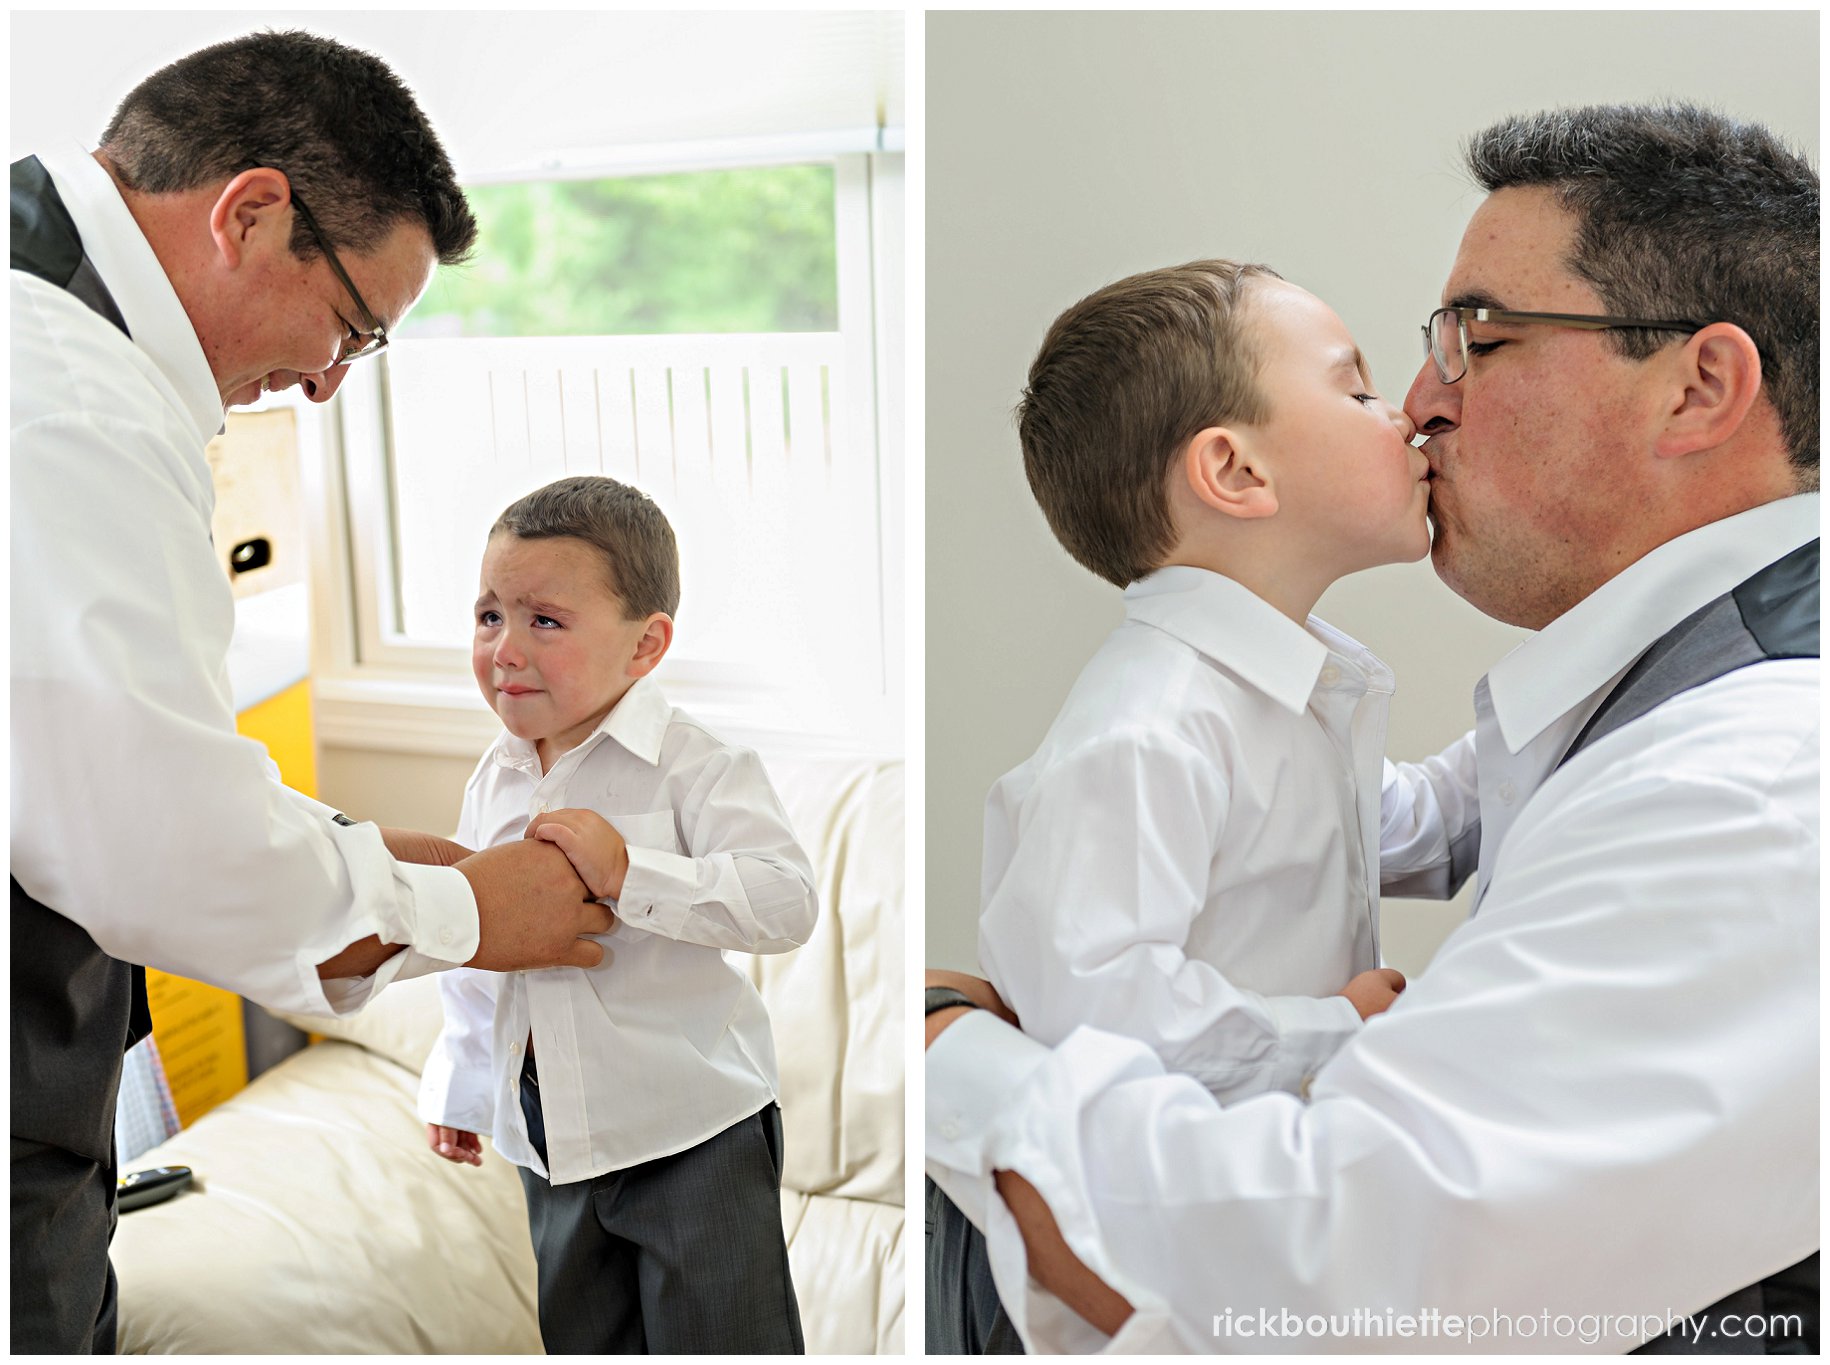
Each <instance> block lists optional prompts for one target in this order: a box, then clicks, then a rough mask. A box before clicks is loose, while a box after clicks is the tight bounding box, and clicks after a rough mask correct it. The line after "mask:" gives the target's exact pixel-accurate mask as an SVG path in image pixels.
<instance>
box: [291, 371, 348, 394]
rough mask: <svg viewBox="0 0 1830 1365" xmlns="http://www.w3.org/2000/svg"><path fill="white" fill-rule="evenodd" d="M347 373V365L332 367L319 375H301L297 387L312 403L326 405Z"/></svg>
mask: <svg viewBox="0 0 1830 1365" xmlns="http://www.w3.org/2000/svg"><path fill="white" fill-rule="evenodd" d="M348 373H349V366H348V365H332V366H331V367H330V368H329V369H328V370H325V371H323V372H322V373H320V374H302V375H300V376H299V387H300V388H301V389H303V390H305V396H306V397H307V398H309V399H310V400H311V401H312V402H314V403H328V402H329V401H330V399H331V395H332V394H334V393H336V391H337V389H338V388H339V387H340V386H341V385H342V383H343V376H344V375H346V374H348Z"/></svg>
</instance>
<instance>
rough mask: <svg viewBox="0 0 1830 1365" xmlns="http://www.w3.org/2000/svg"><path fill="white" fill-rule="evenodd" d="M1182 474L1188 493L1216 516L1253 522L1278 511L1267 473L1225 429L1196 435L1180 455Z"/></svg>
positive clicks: (1275, 492) (1235, 435) (1212, 429)
mask: <svg viewBox="0 0 1830 1365" xmlns="http://www.w3.org/2000/svg"><path fill="white" fill-rule="evenodd" d="M1182 474H1183V477H1184V478H1185V479H1187V481H1188V487H1189V489H1190V491H1192V492H1193V493H1194V495H1195V496H1196V497H1197V498H1199V499H1200V500H1201V501H1202V502H1204V503H1206V504H1207V505H1208V506H1209V507H1211V508H1213V509H1214V510H1215V511H1216V512H1222V513H1224V514H1226V515H1227V516H1229V517H1237V518H1239V519H1240V520H1241V521H1254V520H1256V519H1258V518H1260V517H1268V516H1271V515H1272V514H1273V513H1275V512H1276V511H1277V490H1276V488H1275V487H1274V486H1273V484H1272V481H1271V472H1270V470H1268V469H1266V468H1265V467H1264V464H1263V462H1262V461H1260V460H1258V459H1257V458H1255V457H1254V456H1253V455H1252V454H1251V453H1250V452H1249V451H1248V450H1247V449H1246V447H1245V445H1244V443H1243V441H1242V440H1241V438H1240V436H1239V434H1238V433H1237V432H1235V431H1232V430H1230V429H1229V428H1227V427H1207V428H1205V429H1204V430H1202V431H1198V432H1196V433H1195V435H1194V437H1193V438H1192V439H1191V440H1190V441H1189V443H1188V448H1187V449H1186V450H1185V451H1183V453H1182Z"/></svg>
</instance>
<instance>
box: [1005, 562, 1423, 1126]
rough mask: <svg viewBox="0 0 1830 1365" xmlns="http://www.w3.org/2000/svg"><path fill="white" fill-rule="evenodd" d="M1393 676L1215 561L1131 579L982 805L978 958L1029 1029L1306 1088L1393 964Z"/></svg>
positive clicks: (1220, 1084)
mask: <svg viewBox="0 0 1830 1365" xmlns="http://www.w3.org/2000/svg"><path fill="white" fill-rule="evenodd" d="M1391 693H1392V675H1391V670H1390V669H1388V668H1387V667H1386V666H1385V665H1384V664H1383V663H1381V662H1380V661H1379V660H1378V659H1377V658H1375V657H1374V656H1373V655H1372V654H1371V653H1370V652H1369V651H1368V650H1366V649H1364V648H1363V647H1362V646H1360V645H1359V644H1357V643H1356V642H1355V641H1353V640H1351V639H1349V638H1348V637H1347V636H1345V635H1343V634H1341V633H1340V632H1339V631H1336V630H1334V629H1332V628H1331V627H1329V626H1328V625H1326V624H1325V623H1323V622H1322V621H1319V620H1317V619H1315V618H1313V617H1311V618H1310V620H1309V622H1308V628H1307V629H1304V628H1303V627H1302V626H1299V625H1297V624H1296V623H1295V622H1294V621H1292V620H1290V619H1289V618H1288V617H1286V616H1284V615H1283V614H1282V613H1281V612H1279V611H1278V610H1277V609H1276V608H1274V607H1272V606H1270V605H1269V604H1268V603H1266V602H1265V601H1263V600H1262V599H1261V598H1259V597H1257V596H1256V595H1255V594H1253V593H1252V592H1251V591H1250V590H1249V589H1247V588H1244V587H1242V586H1241V585H1239V584H1238V583H1236V582H1234V581H1233V580H1231V579H1229V578H1225V577H1223V576H1221V575H1220V574H1217V573H1211V572H1209V571H1208V570H1206V569H1198V568H1192V567H1187V566H1181V565H1176V566H1171V567H1169V568H1164V569H1160V570H1158V571H1157V572H1156V573H1153V574H1151V575H1150V576H1149V577H1147V578H1145V579H1143V580H1141V581H1140V582H1138V583H1135V584H1133V585H1132V586H1131V587H1130V588H1129V589H1127V590H1126V592H1125V620H1124V622H1123V623H1122V624H1121V625H1119V627H1118V628H1117V629H1116V630H1114V631H1113V632H1112V634H1111V635H1110V636H1109V637H1107V639H1106V640H1105V642H1104V643H1103V644H1102V645H1101V646H1100V648H1099V650H1098V652H1097V653H1095V654H1094V656H1093V658H1092V659H1091V660H1090V661H1089V662H1088V664H1087V666H1086V667H1085V669H1083V670H1082V672H1081V674H1080V677H1079V678H1078V680H1077V681H1076V682H1075V684H1074V687H1073V689H1072V690H1071V691H1070V692H1069V693H1068V697H1067V700H1066V701H1065V702H1064V703H1063V705H1062V708H1061V712H1060V714H1059V715H1058V716H1057V717H1056V718H1055V722H1054V724H1053V725H1052V726H1050V728H1049V731H1048V734H1047V735H1046V736H1045V737H1044V738H1043V740H1042V744H1041V746H1040V747H1039V748H1038V749H1037V750H1036V753H1035V754H1034V755H1033V756H1032V757H1031V758H1030V759H1028V760H1027V761H1026V762H1024V763H1023V764H1022V765H1020V766H1019V767H1017V768H1016V769H1014V770H1013V771H1011V772H1010V773H1007V774H1006V775H1005V776H1004V777H1003V778H1001V779H1000V780H999V781H998V782H997V784H996V785H995V786H993V787H992V789H991V794H990V796H989V797H988V799H987V801H986V808H985V862H984V884H983V897H982V900H981V905H982V906H983V910H982V912H981V916H980V920H979V963H980V965H981V966H982V967H983V968H984V970H985V974H986V976H987V977H989V978H990V980H991V982H992V984H993V985H994V986H995V987H996V988H997V990H998V993H999V995H1001V996H1002V997H1003V998H1004V1000H1005V1001H1006V1002H1007V1003H1008V1004H1009V1005H1010V1007H1011V1008H1012V1009H1013V1010H1015V1011H1016V1013H1017V1015H1018V1017H1019V1018H1021V1019H1022V1020H1023V1027H1024V1031H1025V1032H1026V1033H1027V1034H1029V1036H1030V1037H1032V1038H1035V1039H1037V1040H1038V1041H1040V1042H1043V1043H1048V1044H1054V1043H1059V1042H1060V1041H1062V1039H1064V1038H1066V1037H1067V1035H1068V1034H1069V1033H1071V1032H1073V1030H1074V1029H1075V1028H1076V1027H1077V1026H1079V1025H1082V1024H1087V1025H1091V1026H1093V1027H1095V1028H1103V1029H1106V1030H1108V1031H1109V1032H1112V1033H1118V1034H1122V1035H1124V1036H1125V1037H1129V1038H1136V1039H1138V1040H1139V1041H1140V1042H1143V1043H1145V1044H1147V1045H1149V1046H1150V1047H1151V1048H1152V1049H1153V1050H1154V1051H1155V1052H1156V1053H1157V1055H1158V1056H1159V1057H1161V1058H1162V1060H1163V1064H1164V1066H1165V1067H1167V1068H1168V1069H1169V1070H1171V1071H1180V1072H1183V1073H1186V1074H1187V1075H1190V1076H1193V1077H1194V1078H1195V1079H1196V1080H1198V1081H1200V1082H1201V1084H1203V1085H1204V1086H1206V1087H1207V1088H1208V1089H1209V1090H1211V1091H1213V1093H1214V1094H1215V1095H1216V1096H1218V1097H1219V1098H1221V1099H1227V1100H1234V1099H1243V1098H1244V1097H1246V1096H1247V1095H1251V1094H1255V1093H1257V1092H1259V1091H1261V1090H1267V1089H1272V1090H1297V1089H1298V1088H1299V1087H1300V1086H1301V1085H1302V1083H1303V1082H1304V1081H1305V1079H1307V1078H1308V1077H1309V1076H1310V1075H1311V1074H1312V1073H1313V1072H1314V1071H1315V1070H1316V1068H1318V1067H1319V1066H1320V1065H1321V1063H1322V1062H1323V1061H1324V1060H1326V1059H1327V1058H1328V1057H1329V1056H1331V1055H1333V1053H1334V1051H1335V1049H1336V1048H1338V1047H1339V1046H1340V1045H1341V1043H1342V1042H1344V1041H1345V1040H1346V1039H1347V1038H1349V1037H1351V1036H1352V1035H1353V1034H1354V1033H1356V1032H1358V1031H1359V1028H1360V1016H1359V1013H1358V1011H1357V1010H1355V1009H1354V1007H1353V1005H1352V1003H1351V1002H1350V1001H1348V1000H1347V998H1346V997H1345V996H1342V995H1340V994H1339V992H1340V990H1341V989H1342V988H1343V987H1344V986H1345V985H1346V984H1347V982H1348V981H1349V979H1351V978H1352V977H1354V976H1355V975H1357V974H1359V973H1360V972H1364V971H1367V970H1369V969H1371V968H1373V967H1375V966H1377V965H1378V909H1379V901H1378V896H1379V889H1378V884H1377V869H1378V866H1379V841H1380V821H1381V801H1380V789H1381V777H1382V766H1381V765H1382V763H1383V759H1384V753H1385V728H1386V717H1387V712H1388V709H1389V706H1390V703H1391ZM1408 775H1409V774H1408V773H1407V774H1406V775H1405V776H1406V777H1408ZM1393 778H1394V781H1403V780H1404V778H1403V777H1401V776H1400V775H1399V774H1398V772H1397V771H1396V770H1394V771H1393ZM1394 803H1396V797H1394ZM1413 856H1415V855H1413Z"/></svg>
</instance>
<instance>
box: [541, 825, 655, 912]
mask: <svg viewBox="0 0 1830 1365" xmlns="http://www.w3.org/2000/svg"><path fill="white" fill-rule="evenodd" d="M523 837H525V838H528V839H544V840H546V841H547V842H548V843H550V844H556V845H558V847H559V851H560V852H561V853H563V854H565V855H566V857H567V858H569V859H571V862H572V870H573V871H574V872H576V873H578V879H579V880H580V881H582V882H583V883H584V884H585V886H586V887H587V888H589V890H590V892H591V894H592V895H593V896H595V897H596V898H597V899H598V900H604V899H606V898H608V899H610V900H616V899H618V898H619V897H621V896H622V894H623V878H624V877H626V876H627V875H628V873H629V845H627V844H625V843H624V842H623V836H622V835H620V834H618V833H617V832H616V826H614V825H612V824H611V823H610V822H609V821H608V820H606V819H604V817H603V816H601V815H599V814H598V813H597V812H596V811H590V810H578V809H575V808H567V809H565V810H550V811H548V812H546V814H544V815H536V816H535V817H534V818H533V819H532V820H530V821H528V822H527V832H526V834H525V835H524V836H523Z"/></svg>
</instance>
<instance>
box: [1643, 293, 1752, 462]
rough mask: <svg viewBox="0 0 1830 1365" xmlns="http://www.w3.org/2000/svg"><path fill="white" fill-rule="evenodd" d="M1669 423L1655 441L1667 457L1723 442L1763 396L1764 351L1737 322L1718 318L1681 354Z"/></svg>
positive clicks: (1666, 418)
mask: <svg viewBox="0 0 1830 1365" xmlns="http://www.w3.org/2000/svg"><path fill="white" fill-rule="evenodd" d="M1675 363H1676V374H1675V378H1674V382H1673V384H1672V386H1671V398H1670V401H1669V404H1668V406H1667V407H1666V410H1665V413H1664V424H1663V426H1661V427H1660V429H1659V433H1658V437H1657V439H1656V440H1655V441H1654V442H1653V446H1652V449H1653V453H1654V454H1656V455H1659V456H1661V457H1663V458H1667V459H1669V458H1672V457H1676V456H1681V455H1692V454H1695V453H1697V452H1698V451H1703V450H1713V449H1715V448H1716V447H1717V446H1720V445H1722V444H1723V443H1724V442H1726V441H1727V440H1728V439H1729V438H1730V437H1732V436H1733V435H1734V434H1735V433H1736V432H1737V431H1739V430H1740V428H1741V424H1742V422H1744V421H1745V420H1747V414H1748V411H1749V410H1750V409H1751V408H1752V407H1753V406H1754V400H1755V399H1756V398H1758V397H1759V396H1760V350H1759V348H1758V347H1757V346H1755V345H1754V339H1753V338H1752V337H1750V336H1749V335H1748V334H1747V333H1746V332H1744V331H1742V330H1741V329H1740V328H1739V327H1737V326H1735V324H1734V323H1732V322H1712V323H1710V324H1709V326H1707V327H1705V328H1704V329H1703V330H1702V331H1700V332H1698V333H1697V334H1696V335H1694V336H1693V337H1691V338H1690V340H1689V342H1688V343H1686V344H1685V346H1684V348H1683V349H1682V350H1681V351H1680V352H1678V354H1677V356H1676V359H1675Z"/></svg>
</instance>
